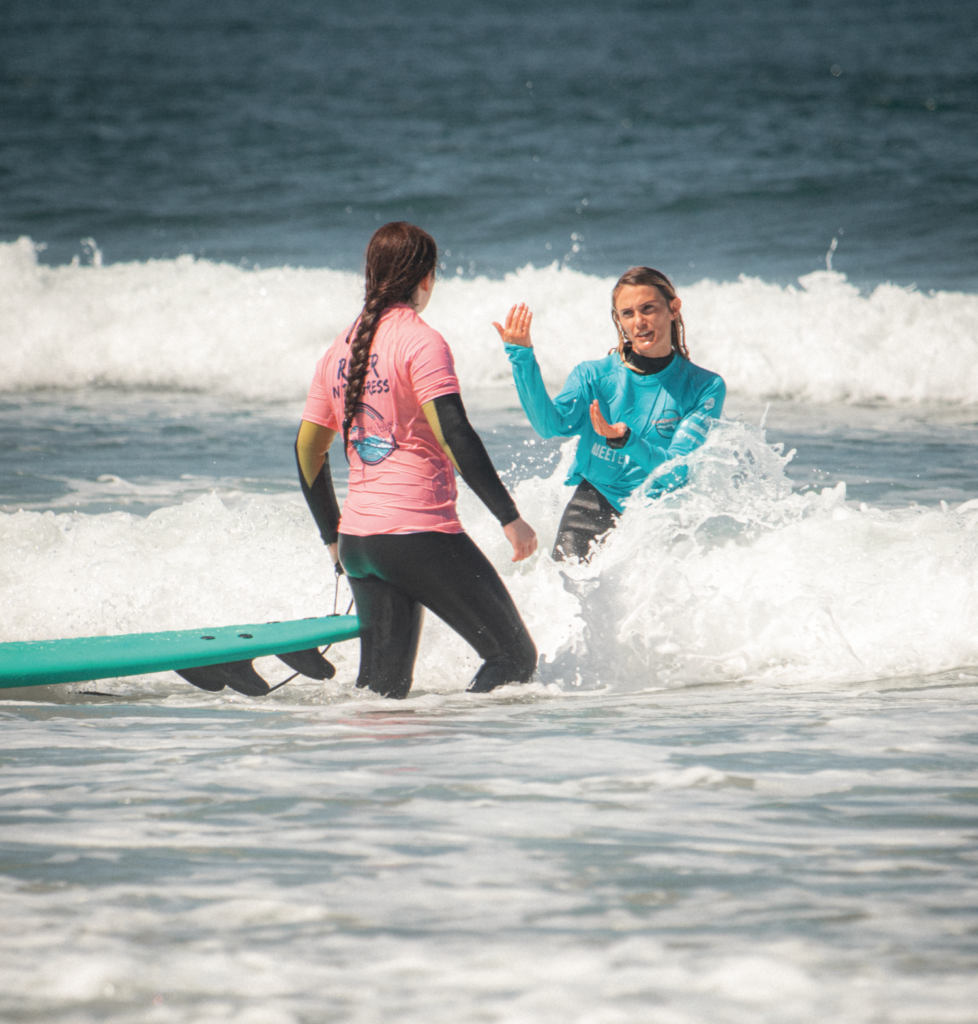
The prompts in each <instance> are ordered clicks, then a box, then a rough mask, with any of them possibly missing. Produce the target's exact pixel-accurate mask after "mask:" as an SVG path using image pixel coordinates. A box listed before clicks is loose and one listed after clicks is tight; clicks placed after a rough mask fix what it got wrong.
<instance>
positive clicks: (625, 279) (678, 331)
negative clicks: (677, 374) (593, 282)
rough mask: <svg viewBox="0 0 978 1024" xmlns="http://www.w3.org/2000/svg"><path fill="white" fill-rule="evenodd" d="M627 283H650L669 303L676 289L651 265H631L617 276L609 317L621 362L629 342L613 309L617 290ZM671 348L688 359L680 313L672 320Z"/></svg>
mask: <svg viewBox="0 0 978 1024" xmlns="http://www.w3.org/2000/svg"><path fill="white" fill-rule="evenodd" d="M629 284H646V285H651V286H652V287H653V288H657V289H658V290H659V293H660V294H661V295H662V297H663V298H664V299H665V300H666V302H669V303H671V302H672V300H673V299H674V298H676V289H675V288H674V287H673V286H672V281H670V280H669V278H668V277H666V275H665V274H663V273H661V271H658V270H653V269H652V268H651V267H631V268H630V269H628V270H626V271H625V273H624V274H622V275H621V277H619V278H618V283H617V284H616V285H615V287H614V288H612V290H611V319H612V320H613V321H614V324H615V330H617V331H618V354H619V355H620V356H621V358H622V362H624V360H625V349H626V346H628V345H629V344H630V342H629V340H628V338H626V337H625V332H624V330H623V329H622V326H621V321H620V320H619V319H618V311H617V310H616V309H615V299H616V298H617V297H618V292H619V291H621V289H622V288H624V287H625V285H629ZM672 348H673V351H675V352H678V353H679V354H680V355H681V356H682V357H683V359H686V360H688V359H689V349H688V348H687V347H686V325H685V324H684V323H683V315H682V313H677V314H676V318H675V319H674V320H673V321H672ZM612 351H614V350H612Z"/></svg>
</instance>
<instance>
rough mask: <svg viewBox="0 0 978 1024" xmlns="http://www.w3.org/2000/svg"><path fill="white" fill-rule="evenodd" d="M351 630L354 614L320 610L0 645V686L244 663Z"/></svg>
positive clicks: (347, 636)
mask: <svg viewBox="0 0 978 1024" xmlns="http://www.w3.org/2000/svg"><path fill="white" fill-rule="evenodd" d="M358 635H359V624H358V622H357V617H356V616H355V615H327V616H324V617H322V618H312V619H295V620H293V621H291V622H265V623H260V624H258V625H252V626H219V627H217V628H216V629H180V630H174V631H171V632H166V633H128V634H124V635H122V636H83V637H73V638H70V639H67V640H27V641H22V642H12V643H3V644H0V688H5V687H13V686H47V685H50V684H51V683H81V682H87V681H88V680H91V679H109V678H114V677H116V676H133V675H140V674H142V673H144V672H166V671H171V670H172V671H179V670H181V669H194V668H200V667H203V666H208V665H222V664H226V663H228V662H234V663H240V662H249V661H250V660H251V659H252V658H260V657H263V656H265V655H269V654H276V655H283V654H284V655H290V654H292V653H293V652H296V651H308V650H309V649H310V648H317V647H321V646H323V645H325V644H334V643H339V642H340V641H341V640H352V639H353V638H354V637H356V636H358ZM313 653H315V652H313ZM205 688H207V689H210V688H212V687H205Z"/></svg>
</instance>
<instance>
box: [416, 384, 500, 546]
mask: <svg viewBox="0 0 978 1024" xmlns="http://www.w3.org/2000/svg"><path fill="white" fill-rule="evenodd" d="M432 404H433V405H434V407H435V413H436V415H437V417H438V423H439V425H440V427H441V434H442V436H441V437H440V438H438V440H439V442H441V443H443V446H444V447H445V449H446V450H447V452H448V454H449V456H450V457H451V458H452V461H453V462H454V463H455V465H456V466H457V467H458V471H459V473H460V474H461V475H462V479H463V480H464V481H465V482H466V483H467V484H468V485H469V487H471V488H472V490H473V491H475V493H476V497H478V498H479V500H480V501H481V502H482V503H483V504H484V505H485V506H486V508H487V509H489V511H490V512H491V513H492V514H493V515H494V516H495V517H496V518H497V519H498V520H499V524H500V526H508V525H509V524H510V523H511V522H513V521H514V520H515V519H519V517H520V514H519V511H518V510H517V508H516V503H515V502H514V501H513V499H512V498H511V497H510V495H509V491H507V490H506V488H505V487H504V486H503V482H502V480H500V479H499V474H498V473H497V472H496V468H495V466H493V464H492V461H491V459H490V458H489V453H488V452H487V451H486V446H485V445H484V444H483V443H482V438H481V437H479V435H478V434H477V433H476V432H475V429H474V428H473V426H472V424H471V423H469V418H468V416H466V415H465V406H464V405H462V396H461V395H460V394H459V393H458V392H455V393H454V394H451V395H441V396H440V397H438V398H436V399H435V400H434V402H433V403H432Z"/></svg>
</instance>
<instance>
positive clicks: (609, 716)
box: [0, 239, 978, 1024]
mask: <svg viewBox="0 0 978 1024" xmlns="http://www.w3.org/2000/svg"><path fill="white" fill-rule="evenodd" d="M91 252H92V257H93V258H92V260H91V262H90V263H89V264H88V265H78V264H76V265H65V266H59V267H49V266H44V265H42V264H39V263H38V260H37V252H36V248H35V246H34V244H33V243H32V242H31V241H30V240H28V239H21V240H20V241H18V242H14V243H9V244H3V245H0V338H2V345H0V390H2V395H0V397H2V403H0V446H2V450H3V452H4V459H5V469H4V474H5V475H4V476H3V478H2V480H3V488H4V490H3V493H0V640H29V639H41V638H50V637H59V636H85V635H102V634H116V633H126V632H139V631H144V630H162V629H179V628H193V627H197V626H204V625H208V626H217V625H222V624H234V623H248V622H262V621H269V620H278V619H290V618H298V617H302V616H308V615H322V614H327V613H329V612H330V611H332V610H333V607H334V602H336V603H337V604H338V605H339V607H340V610H344V609H345V607H346V605H347V603H348V601H349V592H348V589H347V587H346V584H345V582H341V583H340V584H339V588H338V592H334V586H333V577H332V568H331V565H330V563H329V558H328V555H327V552H326V551H325V549H324V547H323V545H322V543H321V542H320V540H319V537H318V534H317V532H316V530H315V528H314V525H313V523H312V520H311V517H310V515H309V513H308V510H307V509H306V507H305V505H304V503H303V501H302V498H301V495H300V494H299V492H298V488H297V486H296V483H295V478H294V472H295V471H294V463H293V455H292V450H291V443H292V438H293V437H294V431H295V428H296V425H297V423H298V418H299V416H300V414H301V403H302V398H303V396H304V393H305V390H306V387H307V386H308V382H309V379H310V377H311V374H312V369H313V366H314V364H315V362H316V360H317V359H318V358H319V356H320V355H321V354H322V352H323V350H324V349H325V347H326V345H327V344H328V343H329V342H330V341H331V340H332V338H333V336H334V335H335V334H336V333H337V332H338V331H339V330H341V329H342V328H343V327H344V326H346V325H347V324H348V323H349V322H350V321H351V320H352V319H353V317H354V316H355V315H356V313H357V311H358V308H359V301H360V295H361V289H362V284H361V282H360V280H359V279H358V278H357V276H356V275H354V274H350V273H346V272H341V271H333V270H327V269H294V268H287V267H278V268H275V269H266V270H262V269H257V268H256V269H249V270H245V269H241V268H239V267H234V266H230V265H226V264H220V263H211V262H208V261H206V260H202V259H194V258H192V257H189V256H188V257H181V258H179V259H176V260H169V261H162V260H160V261H149V262H143V263H123V264H103V262H102V260H101V259H100V258H99V255H98V252H97V249H95V248H94V246H93V247H92V249H91ZM452 269H453V268H452V267H450V266H449V267H447V268H445V274H446V276H445V278H444V279H443V280H441V281H440V282H439V284H438V287H437V289H436V292H435V297H434V299H433V302H432V305H431V306H430V308H429V311H428V312H427V313H426V319H427V320H428V321H429V322H430V323H431V324H432V325H433V326H434V327H436V328H437V329H439V330H440V331H442V332H443V333H444V334H445V336H446V337H447V338H448V340H449V342H450V344H451V345H452V347H453V351H454V353H455V356H456V361H457V366H458V370H459V374H460V378H461V381H462V387H463V395H466V396H469V398H470V402H469V406H470V411H471V414H472V417H473V420H474V422H475V423H476V425H477V426H478V427H479V429H480V430H481V431H482V433H483V435H484V436H485V438H486V441H487V445H488V447H489V450H490V454H491V455H492V457H493V459H494V461H495V462H496V465H497V466H498V467H499V468H500V469H501V470H502V471H503V474H504V479H505V480H506V481H507V482H508V484H509V485H510V486H511V487H512V488H513V490H514V493H515V496H516V499H517V502H518V504H519V507H520V510H521V512H522V514H523V516H524V517H525V518H526V519H527V520H528V521H529V522H531V523H532V524H533V525H534V526H535V528H536V529H537V531H538V533H539V538H540V551H539V552H538V553H537V554H536V555H535V556H534V557H533V558H531V559H529V560H528V561H526V562H524V563H520V564H518V565H514V564H513V563H511V562H510V561H509V554H510V552H509V547H508V544H507V543H506V542H505V539H504V537H503V535H502V533H501V531H500V530H499V528H498V525H497V524H496V523H495V521H494V520H493V519H492V517H491V516H490V515H489V513H488V512H487V511H486V510H485V509H484V508H483V507H482V506H481V504H480V503H479V502H478V501H477V499H475V497H474V496H473V495H472V494H471V492H469V491H468V490H467V489H466V488H465V486H464V484H460V489H461V492H462V493H461V498H460V512H461V516H462V519H463V522H464V523H465V524H466V527H467V529H468V530H469V532H470V533H471V534H472V536H473V537H474V538H475V540H476V541H477V542H478V543H479V545H480V546H481V547H482V548H483V550H484V551H486V553H487V554H488V556H489V557H490V559H491V560H492V561H493V563H494V564H495V565H496V567H497V568H498V569H499V571H500V572H501V573H502V575H503V577H504V579H505V581H506V583H507V586H508V587H509V588H510V590H511V592H512V594H513V596H514V598H515V600H516V602H517V604H518V605H519V607H520V609H521V611H522V613H523V615H524V618H525V620H526V622H527V624H528V626H529V628H530V631H531V633H532V634H533V636H534V638H535V640H536V642H537V645H538V648H539V651H540V655H541V661H540V667H539V672H538V677H537V679H536V680H535V681H534V682H533V683H531V684H529V685H528V686H525V687H509V688H505V689H503V690H501V691H497V692H495V693H493V694H492V695H489V696H486V697H475V696H470V695H467V694H465V693H464V689H465V686H466V685H467V683H468V680H469V679H470V678H471V676H472V675H473V674H474V672H475V670H476V668H477V667H478V666H477V661H476V659H475V656H474V652H472V651H471V649H469V648H468V647H467V646H466V645H465V644H464V643H463V642H461V641H460V640H459V639H458V637H456V636H455V635H454V634H453V633H452V632H451V631H450V630H448V629H447V628H446V627H444V626H443V625H442V624H441V623H440V622H439V621H438V620H437V619H435V618H434V617H433V616H429V618H428V620H427V623H426V626H425V631H424V635H423V640H422V647H421V652H420V656H419V659H418V667H417V672H416V677H415V685H414V689H413V691H412V693H411V696H410V697H409V699H408V700H407V701H405V702H403V703H394V702H386V701H382V700H376V699H374V698H372V697H371V695H369V694H365V693H363V692H361V691H357V690H355V689H354V688H353V685H352V684H353V680H354V678H355V675H356V670H357V645H356V644H355V643H346V644H341V645H339V646H338V647H337V648H335V649H334V650H333V651H331V652H330V655H329V656H330V658H331V659H333V660H334V662H335V664H336V666H337V676H336V678H335V679H334V680H332V681H330V682H326V683H318V682H313V681H310V680H305V681H304V680H301V679H299V680H295V681H294V682H291V683H289V684H288V685H287V686H285V687H283V688H282V689H280V690H278V691H276V693H274V694H273V695H271V696H269V697H268V698H264V699H257V700H255V699H249V698H245V697H242V696H240V695H238V694H236V693H232V692H230V691H225V692H222V693H219V694H210V693H205V692H203V691H199V690H195V689H193V688H192V687H190V686H189V685H188V684H186V683H184V682H183V681H181V680H180V679H179V678H178V677H176V676H175V675H173V674H167V673H164V674H159V675H154V676H137V677H131V678H127V679H110V680H99V681H97V682H96V683H89V684H77V685H71V686H62V687H43V688H34V689H30V690H27V689H24V690H7V691H2V692H0V696H2V697H3V699H2V700H0V719H2V721H3V755H2V765H3V768H2V772H0V835H2V839H3V842H2V850H3V853H2V855H0V889H2V892H3V901H4V908H5V909H4V917H5V921H6V924H5V926H4V929H3V932H2V937H0V950H2V952H3V955H2V958H0V1008H2V1014H3V1015H4V1019H7V1020H11V1021H14V1020H18V1021H21V1020H23V1021H27V1020H44V1021H45V1022H57V1024H78V1022H95V1021H112V1022H113V1024H123V1022H126V1024H128V1022H133V1024H136V1022H139V1024H142V1022H144V1021H160V1022H171V1021H172V1022H181V1024H182V1022H186V1024H211V1022H215V1024H216V1022H237V1024H308V1022H320V1021H330V1022H332V1021H349V1022H357V1024H360V1022H364V1024H366V1022H371V1024H372V1022H381V1021H383V1022H391V1021H397V1022H419V1024H420V1022H425V1024H432V1022H438V1024H440V1022H445V1024H460V1022H465V1024H467V1022H472V1024H475V1022H482V1021H492V1022H505V1024H524V1022H526V1024H530V1022H532V1024H550V1022H553V1024H567V1022H574V1024H620V1022H628V1024H631V1022H635V1024H639V1022H647V1021H653V1022H661V1024H701V1022H702V1024H707V1022H709V1024H715V1022H730V1024H741V1022H743V1024H747V1022H751V1024H754V1022H757V1021H767V1022H771V1024H784V1022H796V1021H797V1022H812V1024H814V1022H820V1024H821V1022H824V1021H832V1022H849V1021H852V1022H860V1024H863V1022H865V1024H871V1022H878V1021H893V1022H919V1024H933V1022H937V1021H941V1022H966V1021H974V1020H975V1019H976V1018H975V1011H974V1008H975V1006H976V1005H978V985H976V982H975V978H976V977H978V973H976V968H978V938H976V937H978V914H976V909H978V906H976V905H978V888H976V880H975V854H974V850H975V847H974V835H975V827H976V824H978V822H976V819H975V813H974V807H975V793H976V790H975V783H974V779H975V774H974V773H975V767H976V758H975V737H976V736H978V719H976V711H975V693H976V689H975V683H976V682H978V467H976V464H975V458H976V457H975V456H974V454H973V453H974V452H975V451H976V450H978V449H976V447H975V441H976V437H975V431H976V423H978V413H976V411H975V410H976V407H978V296H975V295H971V294H955V293H943V292H938V293H935V294H924V293H921V292H918V291H916V290H913V289H907V288H898V287H893V286H888V285H881V286H879V287H877V288H875V289H874V290H873V291H871V292H869V293H864V292H860V291H859V290H858V289H857V288H855V287H853V286H852V285H851V284H849V282H848V281H847V280H846V278H845V276H844V275H842V274H840V273H835V272H833V271H831V270H829V269H826V270H825V271H820V272H817V273H813V274H809V275H807V276H806V277H803V278H802V279H801V280H800V281H799V282H798V283H797V285H795V286H791V287H782V286H778V285H773V284H769V283H765V282H764V281H760V280H755V279H748V278H741V279H740V280H738V281H732V282H724V283H718V282H714V281H708V280H704V281H700V282H698V283H695V284H691V285H689V286H687V287H684V288H681V289H680V292H681V295H682V298H683V303H684V305H683V313H684V317H685V321H686V324H687V329H688V332H689V340H690V346H691V349H692V351H693V356H694V359H695V361H696V362H698V363H701V364H702V365H704V366H707V367H709V368H711V369H715V370H717V371H718V372H720V373H721V374H722V375H723V376H724V378H725V379H726V381H727V384H728V388H729V391H730V398H729V400H728V405H727V413H726V417H725V418H724V419H723V420H722V421H720V422H718V423H717V424H716V426H715V427H714V428H713V429H712V430H711V432H710V435H709V438H708V441H707V443H706V445H705V446H704V447H703V448H702V449H701V450H699V451H697V452H696V453H694V454H693V455H692V456H690V457H689V459H688V460H687V461H688V464H689V467H690V485H689V486H688V487H687V488H685V489H683V490H681V491H679V492H677V493H675V494H673V495H670V496H668V497H666V498H665V499H663V500H660V501H657V502H649V501H647V500H645V499H644V498H642V497H641V496H640V495H637V496H636V497H634V498H633V499H632V502H631V504H630V505H629V507H628V509H627V510H626V513H625V515H624V517H623V519H622V521H621V524H620V526H619V527H618V529H616V530H615V531H614V533H613V534H611V535H610V537H609V538H608V539H607V541H606V542H605V543H604V544H603V546H602V548H601V550H600V551H599V553H598V554H597V555H596V557H595V558H594V559H593V560H592V562H591V563H590V564H588V565H567V564H561V565H558V564H556V563H554V562H553V561H552V560H551V558H550V556H549V554H548V551H549V548H550V546H551V545H552V543H553V538H554V535H555V532H556V528H557V523H558V520H559V517H560V513H561V511H562V509H563V506H564V504H565V503H566V500H567V498H568V497H569V495H570V493H571V489H570V488H568V487H565V486H564V483H563V481H564V478H565V476H566V471H567V467H568V465H569V463H570V460H571V458H572V454H573V445H574V443H575V442H573V441H571V442H563V443H561V442H542V441H538V440H537V439H536V438H535V437H534V436H533V433H532V431H531V430H530V429H529V427H528V425H527V424H526V421H525V418H524V417H523V416H522V413H521V412H520V411H519V409H518V405H517V403H516V398H515V392H514V390H513V389H512V387H511V385H510V381H511V377H510V373H509V369H508V364H507V362H506V359H505V356H504V354H503V352H502V347H501V345H500V343H499V341H498V337H497V336H496V334H495V331H494V330H493V328H492V327H491V321H492V320H494V319H501V318H502V317H503V316H504V314H505V311H506V309H507V308H508V307H509V305H510V304H511V303H513V302H517V301H526V302H528V303H529V304H530V306H531V308H532V309H533V310H534V314H535V319H534V340H535V344H536V347H537V351H538V357H539V360H540V363H541V366H542V368H543V373H544V377H545V379H546V381H547V383H548V385H549V386H550V387H551V389H552V390H555V389H557V388H559V387H560V385H561V384H562V383H563V380H564V378H565V377H566V375H567V373H568V372H569V370H570V369H571V368H572V367H573V366H574V365H575V364H576V363H577V362H578V361H580V360H582V359H585V358H596V357H598V356H600V355H601V354H603V353H604V352H605V351H607V349H608V348H609V347H610V345H611V344H612V342H613V336H612V332H611V325H610V322H609V318H608V314H607V308H608V296H609V291H610V287H611V285H612V283H613V282H612V281H611V280H610V279H603V278H597V277H593V276H588V275H586V274H583V273H581V272H579V271H577V270H574V269H570V268H569V267H567V266H566V265H562V264H561V263H560V262H558V263H555V264H554V265H552V266H548V267H542V268H534V267H529V266H528V267H525V268H523V269H521V270H517V271H515V272H513V273H511V274H508V275H506V276H505V277H504V278H502V279H500V280H490V279H487V278H474V279H473V278H466V277H464V276H461V275H459V276H453V275H452V273H451V271H452ZM339 462H341V460H337V459H336V458H334V461H333V465H334V467H335V469H336V471H337V477H338V480H339V484H340V490H341V492H342V491H343V488H344V487H345V483H344V480H345V477H344V474H343V472H342V466H341V465H340V464H338V463H339ZM256 667H257V668H258V669H259V670H260V671H261V672H263V673H264V674H265V675H266V677H267V678H268V679H269V680H270V681H273V682H275V681H279V680H282V679H284V678H285V677H286V676H287V675H288V674H289V673H288V670H287V669H286V668H285V666H284V665H281V664H280V663H278V662H277V661H276V660H275V659H271V658H269V659H260V660H259V662H258V663H257V666H256Z"/></svg>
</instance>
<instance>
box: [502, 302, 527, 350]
mask: <svg viewBox="0 0 978 1024" xmlns="http://www.w3.org/2000/svg"><path fill="white" fill-rule="evenodd" d="M532 321H533V314H532V313H531V312H530V310H529V307H528V306H527V304H526V303H525V302H521V303H520V304H519V305H517V306H513V308H512V309H511V310H510V311H509V313H508V315H507V316H506V326H505V327H503V325H502V324H497V323H496V321H495V320H493V322H492V326H493V327H495V328H496V330H497V331H499V337H500V338H502V339H503V341H505V342H506V344H507V345H522V347H523V348H533V342H532V341H530V324H531V323H532Z"/></svg>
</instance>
